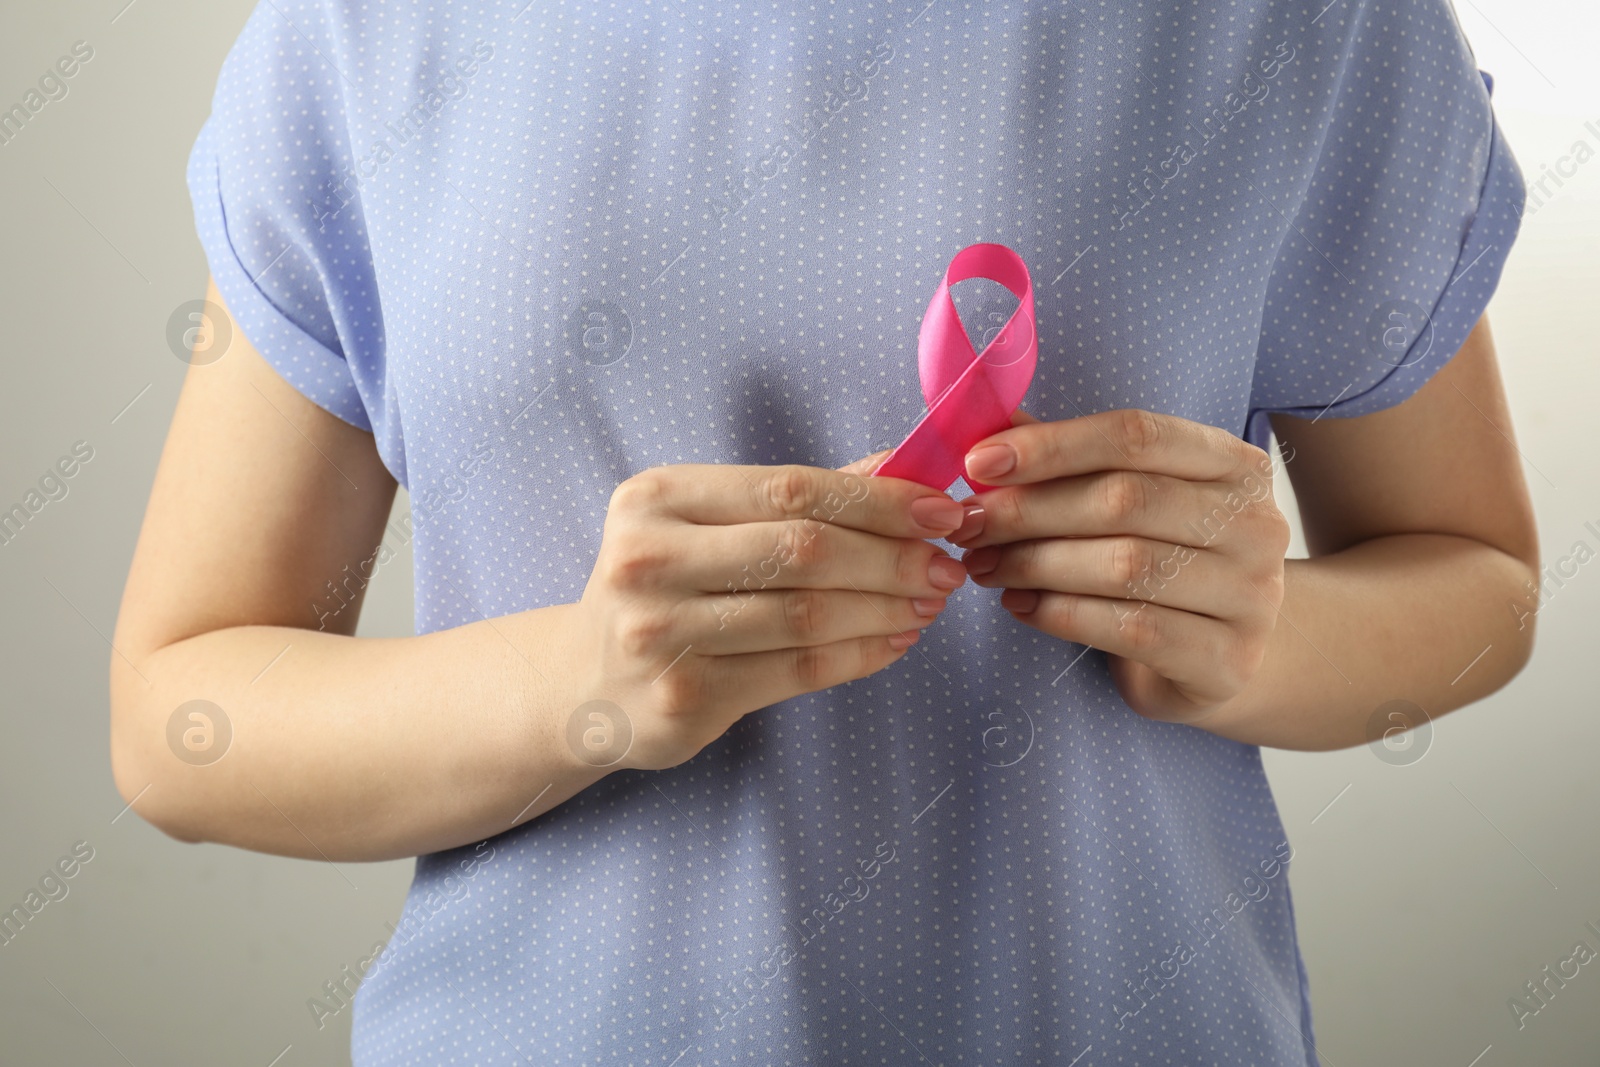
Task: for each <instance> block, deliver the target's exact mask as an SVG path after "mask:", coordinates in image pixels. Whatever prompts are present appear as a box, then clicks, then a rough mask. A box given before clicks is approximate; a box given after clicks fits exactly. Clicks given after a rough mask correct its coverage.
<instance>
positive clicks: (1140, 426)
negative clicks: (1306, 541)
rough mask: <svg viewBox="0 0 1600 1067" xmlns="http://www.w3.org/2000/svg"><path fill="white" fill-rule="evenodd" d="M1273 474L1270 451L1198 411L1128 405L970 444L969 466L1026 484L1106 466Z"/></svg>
mask: <svg viewBox="0 0 1600 1067" xmlns="http://www.w3.org/2000/svg"><path fill="white" fill-rule="evenodd" d="M1252 468H1253V469H1255V470H1257V471H1258V472H1259V473H1260V474H1262V475H1263V476H1266V477H1269V478H1270V476H1271V471H1272V461H1271V457H1269V456H1268V455H1267V454H1266V453H1265V452H1263V451H1262V450H1261V449H1259V448H1256V447H1255V446H1254V445H1251V444H1249V443H1247V442H1245V441H1243V440H1241V439H1240V438H1238V437H1235V436H1234V435H1233V434H1231V433H1229V432H1227V431H1226V430H1223V429H1219V428H1218V427H1215V426H1210V425H1207V424H1206V423H1202V422H1195V421H1193V420H1192V419H1184V418H1179V417H1178V416H1176V415H1164V414H1161V413H1159V412H1153V411H1144V410H1141V409H1138V408H1128V409H1123V410H1119V411H1102V412H1099V413H1097V414H1094V415H1085V416H1082V417H1080V418H1073V419H1064V420H1061V421H1058V422H1029V423H1024V424H1022V425H1018V426H1012V427H1011V428H1010V429H1008V430H1001V431H1000V432H999V433H997V434H992V435H990V436H989V437H986V438H984V439H983V440H982V441H979V442H978V443H977V444H976V445H974V446H973V447H972V448H971V449H969V450H968V452H967V456H966V471H967V474H969V475H970V476H971V477H973V478H975V479H977V480H979V481H982V482H985V483H987V484H989V485H1020V484H1024V483H1028V482H1041V481H1046V480H1048V479H1051V478H1068V477H1072V476H1074V475H1079V474H1088V473H1090V472H1092V471H1100V470H1131V471H1138V472H1140V473H1142V474H1147V475H1152V476H1153V475H1156V474H1166V475H1169V476H1171V477H1174V478H1185V479H1189V480H1191V481H1220V480H1223V479H1227V478H1236V477H1239V476H1242V475H1243V474H1244V473H1245V472H1246V471H1248V470H1249V469H1252Z"/></svg>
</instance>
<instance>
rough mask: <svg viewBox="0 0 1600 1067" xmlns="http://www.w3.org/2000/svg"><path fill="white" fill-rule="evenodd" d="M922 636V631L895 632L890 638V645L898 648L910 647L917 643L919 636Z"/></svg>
mask: <svg viewBox="0 0 1600 1067" xmlns="http://www.w3.org/2000/svg"><path fill="white" fill-rule="evenodd" d="M920 636H921V632H920V631H919V632H916V633H911V634H895V635H893V636H892V637H890V638H889V647H890V648H892V649H896V650H899V649H905V648H910V647H911V646H912V645H914V644H916V643H917V638H918V637H920Z"/></svg>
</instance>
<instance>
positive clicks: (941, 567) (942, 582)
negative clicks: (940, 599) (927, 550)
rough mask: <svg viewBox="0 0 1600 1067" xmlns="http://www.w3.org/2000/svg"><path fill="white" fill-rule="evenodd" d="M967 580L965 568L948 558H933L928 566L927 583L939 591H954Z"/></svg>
mask: <svg viewBox="0 0 1600 1067" xmlns="http://www.w3.org/2000/svg"><path fill="white" fill-rule="evenodd" d="M966 580H967V568H965V567H963V566H962V565H961V564H960V563H958V562H957V561H955V560H953V559H951V558H950V557H949V556H935V557H933V562H932V563H929V564H928V581H930V582H932V583H933V584H934V585H936V586H938V587H939V588H940V589H954V588H955V587H956V586H958V585H960V584H961V583H962V582H964V581H966Z"/></svg>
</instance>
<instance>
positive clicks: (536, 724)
mask: <svg viewBox="0 0 1600 1067" xmlns="http://www.w3.org/2000/svg"><path fill="white" fill-rule="evenodd" d="M574 610H575V606H573V605H561V606H556V607H549V608H542V609H538V610H535V611H529V612H523V613H520V614H517V615H513V616H507V617H503V618H498V619H494V620H488V621H480V622H477V623H473V624H471V625H467V626H463V627H459V628H456V629H451V630H445V631H439V632H436V633H432V634H427V635H424V636H419V637H408V638H391V639H374V638H356V637H347V636H342V635H338V634H331V633H323V632H318V631H312V630H302V629H294V628H290V627H281V626H239V627H232V628H227V629H221V630H216V631H212V632H209V633H204V634H200V635H198V636H195V637H191V638H188V639H186V640H182V641H178V642H175V643H173V644H171V645H167V646H165V647H163V648H160V649H158V650H156V651H154V652H151V653H149V654H147V655H144V656H142V657H138V658H136V660H135V661H134V662H133V663H132V664H131V665H130V664H129V663H127V662H124V661H123V660H122V659H121V658H120V657H114V658H113V668H112V692H113V702H112V715H113V720H112V721H113V734H112V748H113V765H114V769H115V772H116V778H117V784H118V787H119V789H120V790H121V792H122V793H123V795H124V796H125V797H127V798H129V799H134V798H137V799H136V800H135V803H134V808H135V810H136V811H138V812H139V814H140V815H142V816H143V817H144V818H146V819H148V820H149V821H151V822H153V823H154V824H155V825H157V826H159V827H160V828H162V829H163V830H165V831H166V832H167V833H169V834H172V835H173V836H174V837H178V838H181V839H184V840H191V841H215V842H219V843H224V844H230V845H237V846H240V847H243V848H249V849H254V850H257V851H261V852H271V853H277V854H280V855H289V856H300V857H304V858H307V859H326V860H381V859H393V858H397V857H403V856H413V855H419V854H422V853H426V852H432V851H437V850H439V849H443V848H449V847H454V846H457V845H462V844H468V843H471V842H473V841H479V840H482V839H484V838H486V837H489V836H490V835H492V834H496V833H500V832H502V831H504V830H507V829H509V828H510V827H511V826H513V825H515V824H516V823H518V822H524V821H527V820H528V819H531V818H533V817H534V816H536V815H539V814H541V813H543V812H545V811H548V810H549V809H551V808H553V807H555V806H556V805H557V804H559V803H561V802H562V801H564V800H566V799H567V798H569V797H571V796H572V795H574V794H575V793H577V792H579V791H580V790H582V789H583V788H585V787H586V786H588V785H590V784H592V783H593V782H595V781H597V780H598V779H599V778H601V777H603V776H604V774H605V770H604V769H600V768H594V767H590V766H588V765H587V764H585V763H583V762H582V761H580V760H578V759H577V758H576V757H575V756H574V755H573V753H572V752H571V751H570V750H569V748H568V746H567V743H566V740H565V726H566V719H567V717H568V715H569V714H570V712H571V710H572V709H573V708H574V707H576V706H577V705H578V704H580V703H581V702H582V698H580V697H579V696H578V695H577V693H576V688H577V685H576V682H575V677H574V675H575V672H574V671H573V670H572V665H573V663H574V656H575V651H574V650H573V649H572V648H570V647H568V645H569V644H570V642H571V634H572V631H573V625H572V612H573V611H574ZM280 653H281V655H280ZM269 664H270V665H269ZM141 675H142V676H143V677H141ZM146 680H148V683H147V681H146ZM196 698H201V699H205V700H208V701H211V702H212V703H214V704H216V705H217V706H218V707H220V708H221V709H222V710H223V713H224V714H225V715H226V716H227V719H228V721H229V723H230V724H231V728H232V739H231V741H230V742H229V744H228V748H227V750H226V754H225V755H224V756H223V757H222V758H220V759H218V760H217V761H216V762H214V763H209V764H206V765H199V766H197V765H192V764H190V763H188V762H185V761H184V760H182V759H180V758H178V756H176V755H175V754H174V752H173V751H172V750H171V748H169V745H168V735H167V723H168V719H169V718H170V717H171V715H172V714H173V711H174V709H176V708H177V707H178V706H179V705H181V704H183V703H185V702H186V701H189V700H193V699H196Z"/></svg>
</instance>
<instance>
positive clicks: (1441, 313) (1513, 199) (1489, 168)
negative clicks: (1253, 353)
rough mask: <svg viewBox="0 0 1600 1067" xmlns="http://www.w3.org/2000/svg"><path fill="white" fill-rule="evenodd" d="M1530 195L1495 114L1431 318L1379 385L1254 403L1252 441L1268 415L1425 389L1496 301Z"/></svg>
mask: <svg viewBox="0 0 1600 1067" xmlns="http://www.w3.org/2000/svg"><path fill="white" fill-rule="evenodd" d="M1525 197H1526V190H1525V188H1524V186H1523V181H1522V172H1521V171H1520V170H1519V169H1518V167H1517V163H1516V160H1515V158H1514V157H1513V156H1512V154H1511V150H1510V148H1509V147H1507V145H1506V143H1505V140H1504V139H1503V138H1502V136H1501V134H1500V126H1499V124H1498V123H1496V122H1494V121H1493V118H1492V116H1491V127H1490V138H1489V158H1488V163H1487V164H1486V166H1485V175H1484V180H1483V187H1482V190H1481V192H1480V194H1479V198H1478V209H1477V211H1476V212H1475V214H1474V216H1473V219H1472V221H1471V223H1469V225H1468V228H1467V233H1466V237H1465V240H1464V241H1463V242H1462V246H1461V254H1460V255H1459V256H1458V257H1457V259H1456V265H1455V269H1454V271H1453V272H1452V273H1451V276H1450V280H1449V281H1447V282H1446V283H1445V286H1444V288H1443V290H1441V291H1440V293H1439V296H1438V298H1437V299H1436V300H1435V301H1434V305H1433V307H1431V308H1428V309H1426V314H1427V324H1426V325H1425V326H1423V327H1422V329H1420V330H1419V331H1418V333H1417V336H1416V338H1415V340H1414V341H1413V342H1412V344H1411V346H1410V348H1409V349H1407V351H1406V353H1405V355H1404V356H1403V357H1402V358H1401V359H1399V360H1397V361H1395V364H1394V366H1393V368H1392V369H1391V370H1389V371H1388V372H1387V373H1385V374H1384V376H1383V377H1382V378H1380V379H1379V380H1378V381H1377V382H1375V383H1374V384H1373V385H1371V386H1369V387H1368V388H1366V389H1365V390H1363V391H1361V392H1359V393H1355V394H1351V395H1347V396H1342V397H1336V398H1335V399H1334V400H1333V402H1331V403H1329V404H1309V405H1305V406H1301V407H1274V408H1252V409H1251V410H1250V413H1249V416H1248V419H1247V422H1246V433H1245V440H1247V441H1249V442H1250V443H1252V444H1255V445H1258V446H1260V447H1263V448H1264V447H1266V445H1265V442H1266V441H1267V439H1268V435H1269V434H1270V433H1271V424H1270V423H1269V422H1268V416H1269V415H1273V414H1284V415H1295V416H1299V417H1301V418H1310V419H1320V418H1324V417H1331V418H1350V417H1352V416H1356V415H1369V414H1371V413H1373V412H1375V411H1382V410H1383V409H1384V408H1388V407H1392V406H1394V405H1396V404H1399V403H1400V402H1402V401H1404V400H1406V399H1408V398H1410V397H1411V396H1412V395H1413V394H1414V393H1415V392H1416V391H1417V390H1418V389H1420V388H1422V386H1423V384H1424V383H1426V382H1427V381H1428V379H1430V378H1432V377H1433V375H1434V373H1435V372H1437V371H1438V370H1439V368H1441V367H1443V366H1444V365H1445V364H1446V363H1448V362H1449V361H1450V360H1451V358H1452V357H1454V356H1455V354H1456V352H1458V351H1459V350H1460V348H1461V346H1462V345H1463V344H1465V343H1466V340H1467V335H1468V334H1469V333H1471V332H1472V328H1473V327H1474V326H1475V325H1477V322H1478V320H1479V319H1480V318H1481V317H1482V316H1483V312H1484V309H1486V308H1487V307H1488V306H1489V299H1490V297H1492V296H1493V295H1494V291H1495V288H1496V287H1497V286H1498V285H1499V283H1500V273H1501V271H1502V269H1503V268H1504V267H1505V262H1506V258H1507V256H1508V255H1509V254H1510V252H1511V246H1512V244H1513V242H1515V240H1516V237H1517V230H1518V228H1519V227H1520V225H1521V222H1522V206H1523V202H1524V199H1525ZM1373 358H1374V359H1376V358H1378V357H1377V356H1376V355H1374V357H1373Z"/></svg>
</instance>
